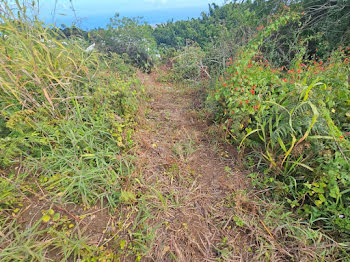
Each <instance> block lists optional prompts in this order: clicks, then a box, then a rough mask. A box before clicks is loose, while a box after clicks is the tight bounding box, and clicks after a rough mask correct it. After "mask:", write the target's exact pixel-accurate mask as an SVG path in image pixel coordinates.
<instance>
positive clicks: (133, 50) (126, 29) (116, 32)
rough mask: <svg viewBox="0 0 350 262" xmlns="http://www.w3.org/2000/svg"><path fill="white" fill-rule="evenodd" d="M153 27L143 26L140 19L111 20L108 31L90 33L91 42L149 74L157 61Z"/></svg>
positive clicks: (101, 30) (115, 18)
mask: <svg viewBox="0 0 350 262" xmlns="http://www.w3.org/2000/svg"><path fill="white" fill-rule="evenodd" d="M152 31H153V29H152V27H151V26H150V25H148V24H146V23H144V24H142V23H141V21H140V18H127V17H123V18H119V14H116V15H115V16H114V17H113V18H111V21H110V24H109V25H108V28H107V29H98V30H94V31H91V32H90V40H91V41H93V42H96V44H97V47H98V49H99V50H100V51H102V52H104V53H106V54H110V53H116V54H119V55H121V56H127V59H126V60H127V61H128V60H129V61H130V62H131V63H132V64H133V65H135V66H137V67H139V68H141V69H143V70H144V71H146V72H149V71H150V70H151V69H152V67H153V64H154V61H155V60H156V58H157V57H156V56H157V50H156V42H155V40H154V38H153V37H152Z"/></svg>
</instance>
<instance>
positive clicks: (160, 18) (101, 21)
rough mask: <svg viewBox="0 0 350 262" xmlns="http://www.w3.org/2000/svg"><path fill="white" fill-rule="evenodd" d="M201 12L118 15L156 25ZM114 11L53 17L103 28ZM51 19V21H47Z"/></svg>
mask: <svg viewBox="0 0 350 262" xmlns="http://www.w3.org/2000/svg"><path fill="white" fill-rule="evenodd" d="M202 12H207V10H205V9H203V8H178V9H162V10H154V11H147V12H135V13H133V12H128V13H122V12H121V13H120V16H125V17H143V19H142V21H145V22H147V23H148V24H150V25H156V24H161V23H166V22H167V21H171V20H173V21H178V20H187V19H191V18H198V17H200V16H201V13H202ZM113 16H114V13H109V14H104V15H90V16H88V17H79V16H78V17H77V18H75V17H73V16H60V15H57V16H56V17H55V24H56V25H57V26H60V25H61V24H65V25H67V26H70V25H72V23H75V24H77V26H78V27H80V28H82V29H85V30H89V29H94V28H104V27H106V26H107V24H108V23H109V20H110V18H111V17H113ZM45 20H46V22H49V23H52V20H51V19H50V18H49V19H45ZM49 20H51V21H49Z"/></svg>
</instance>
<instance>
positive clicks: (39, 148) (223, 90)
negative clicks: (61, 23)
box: [0, 0, 350, 261]
mask: <svg viewBox="0 0 350 262" xmlns="http://www.w3.org/2000/svg"><path fill="white" fill-rule="evenodd" d="M0 3H1V4H0V11H1V12H0V67H1V70H0V260H1V261H49V260H51V261H72V260H73V261H77V260H79V259H81V260H83V261H119V260H120V259H122V258H129V259H134V260H135V261H140V260H143V259H146V257H147V258H150V257H151V258H155V257H156V256H155V255H153V254H150V252H152V250H154V249H155V247H154V246H152V245H153V242H154V240H155V239H156V232H157V229H158V228H159V227H161V226H164V227H165V228H167V226H168V225H167V224H166V223H168V222H166V223H164V224H163V222H162V223H160V224H154V221H157V220H156V218H157V215H159V214H163V213H161V212H160V211H159V210H160V209H163V210H168V209H171V208H169V206H168V201H169V202H171V203H172V204H171V205H172V208H176V207H177V206H180V204H179V202H178V201H179V200H178V199H177V198H175V197H174V196H173V195H172V194H173V192H170V191H169V192H168V191H167V192H163V193H162V192H161V191H160V189H159V188H158V189H157V187H156V186H155V185H147V182H145V181H144V177H143V175H144V173H146V171H144V170H142V168H141V171H140V170H139V169H140V167H139V168H138V169H137V168H135V165H136V164H135V163H136V162H137V157H140V156H139V155H137V153H136V151H135V147H137V145H135V141H134V140H135V139H133V136H134V135H135V134H134V133H135V132H134V131H135V129H136V127H137V125H138V123H139V122H142V121H143V120H142V119H140V118H142V117H144V118H152V117H153V116H152V114H151V113H150V112H149V110H150V109H149V108H148V109H145V108H143V109H142V110H140V104H142V103H143V102H144V101H145V100H149V99H150V98H149V97H147V96H146V95H145V93H144V87H143V86H142V84H141V81H140V79H138V78H139V76H140V73H139V74H137V72H138V71H139V70H140V69H141V70H142V71H144V72H146V73H151V72H154V71H157V70H159V68H163V70H160V73H159V76H158V81H165V82H167V83H174V84H175V85H179V86H186V87H187V89H191V88H192V89H191V90H192V91H193V90H195V92H197V93H196V94H197V96H198V98H201V99H202V100H201V101H200V103H201V104H202V105H203V107H202V106H200V107H199V108H201V109H200V110H201V111H200V112H199V113H198V112H197V113H198V115H201V116H202V117H203V115H205V119H206V120H208V119H209V120H211V123H212V125H213V126H216V127H218V128H220V129H221V131H222V132H221V133H220V132H217V133H219V135H218V134H215V135H213V137H212V140H213V141H214V140H215V141H216V139H219V140H220V139H221V140H220V141H225V142H224V143H225V144H226V146H227V145H228V146H229V147H230V148H231V149H237V151H238V153H237V159H236V160H237V162H240V161H242V162H243V165H242V166H240V168H243V167H244V168H245V169H246V172H247V173H248V174H247V175H246V176H247V177H248V178H249V182H250V184H251V186H250V187H249V191H248V193H247V192H246V191H244V190H242V191H239V192H237V191H235V192H232V194H230V196H226V198H225V199H222V202H220V203H216V204H220V205H225V208H227V209H225V212H228V213H230V214H229V216H228V217H226V216H223V217H225V219H226V220H227V221H226V220H225V221H224V222H222V221H220V222H219V223H218V224H217V225H215V228H216V230H218V231H225V230H228V229H230V230H231V229H232V230H236V231H237V232H242V234H244V235H249V237H250V239H251V240H250V241H251V243H253V244H252V246H253V247H252V248H251V247H244V248H238V247H236V246H235V242H234V240H233V239H228V238H226V237H224V238H223V239H222V240H220V241H221V242H220V243H219V244H218V243H216V244H215V245H213V248H212V249H214V250H215V252H214V253H215V254H216V259H217V261H230V259H234V258H235V254H237V252H238V251H237V250H239V252H243V251H242V250H244V252H245V253H246V255H244V256H241V257H245V258H246V259H249V260H250V261H273V260H286V259H288V260H290V261H305V259H306V260H308V261H341V260H344V259H349V257H350V255H349V254H350V248H349V243H350V209H349V205H350V190H349V186H350V163H349V161H350V138H349V134H350V88H349V84H350V64H349V59H350V57H349V56H350V49H349V48H350V5H349V3H348V2H347V1H345V0H343V1H342V0H339V1H329V0H317V1H311V0H296V1H285V0H280V1H274V0H267V1H264V0H256V1H240V2H238V1H231V2H227V3H226V4H224V5H223V6H218V5H215V4H211V5H209V11H208V13H206V12H203V13H202V15H201V17H200V18H197V19H191V20H187V21H176V22H173V21H171V22H167V23H165V24H161V25H157V26H156V27H154V28H153V27H151V26H150V25H148V24H147V23H143V22H142V19H141V18H121V17H119V15H118V14H116V15H115V17H113V18H111V20H110V24H109V25H108V27H107V28H100V29H95V30H91V31H90V32H85V31H83V30H81V29H79V28H77V27H75V26H73V27H64V28H57V27H54V26H49V25H46V24H44V23H42V22H41V21H39V20H38V18H37V17H35V16H32V15H30V14H31V12H30V8H35V3H33V6H30V5H22V4H20V3H19V2H18V1H16V6H15V8H13V7H11V8H10V7H9V5H8V1H1V2H0ZM163 91H164V92H166V90H165V89H164V90H163ZM154 92H156V91H154ZM183 94H184V95H186V92H185V91H184V92H183ZM196 101H197V100H196ZM158 102H159V101H158ZM140 111H144V112H142V114H141V113H140ZM141 115H142V116H141ZM167 117H168V116H166V115H165V116H164V118H167ZM196 123H197V122H196ZM157 128H159V129H162V127H161V126H159V127H158V126H157ZM152 130H153V131H154V129H152ZM140 140H142V139H140ZM157 143H158V142H157ZM157 143H155V142H154V143H153V144H152V145H150V147H151V148H153V149H155V148H157ZM145 144H147V143H145ZM195 151H196V150H195V149H193V145H192V142H191V143H190V142H189V143H188V144H186V145H184V146H182V145H177V144H175V145H174V152H175V153H174V154H175V155H178V156H179V159H180V160H181V161H182V162H183V164H184V165H186V166H187V165H188V162H186V161H185V158H186V157H185V156H186V155H190V154H192V153H193V152H195ZM160 152H161V151H160ZM150 158H151V159H153V158H154V156H152V157H150ZM231 164H232V163H231ZM142 167H143V168H145V167H144V166H142ZM225 168H226V171H227V172H228V173H230V172H231V168H230V167H228V166H227V167H225ZM177 169H178V167H177V166H175V165H172V166H171V168H169V169H167V170H166V171H164V172H165V174H166V175H167V176H169V177H171V179H172V180H171V183H173V179H174V177H175V173H176V176H181V172H180V171H179V170H177ZM176 170H177V171H176ZM190 173H191V176H195V175H198V177H200V175H199V174H192V171H191V172H190ZM186 179H189V178H186ZM196 179H197V178H196ZM196 179H194V180H193V181H196ZM228 179H229V176H228ZM180 180H181V179H180ZM157 181H158V180H157ZM193 181H189V180H188V181H187V182H186V183H190V182H191V183H192V182H193ZM157 183H158V182H157ZM184 183H185V182H184ZM186 183H185V184H186ZM186 185H187V184H186ZM193 185H194V182H193V184H192V185H191V186H193ZM187 186H188V187H190V185H189V184H188V185H187ZM179 188H180V186H179ZM247 190H248V189H247ZM252 192H253V193H252ZM251 195H253V197H252V196H251ZM172 197H173V198H174V200H172ZM154 199H157V201H158V202H159V205H157V204H155V203H154V202H152V201H154ZM157 201H155V202H157ZM158 202H157V203H158ZM214 208H217V206H215V207H214ZM155 210H157V211H155ZM220 210H221V211H222V209H220ZM105 211H106V214H108V215H105V213H103V212H105ZM152 212H159V213H157V215H154V213H152ZM164 213H166V212H165V211H164ZM231 213H232V214H231ZM102 214H103V215H102ZM209 216H214V215H213V214H209ZM96 217H97V218H96ZM112 217H113V219H112ZM214 217H215V216H214ZM87 221H89V222H87ZM96 221H97V222H96ZM231 222H232V223H231ZM99 223H100V224H101V225H100V226H99ZM152 223H153V224H152ZM91 224H92V226H91V227H90V226H89V225H91ZM218 225H221V226H220V227H219V228H218ZM181 226H182V227H184V228H185V229H187V225H185V224H184V223H183V224H182V225H181ZM93 227H96V228H99V227H101V228H102V229H101V231H102V232H103V233H102V235H99V236H98V239H97V240H96V239H94V234H95V231H94V229H93ZM242 243H243V242H242ZM109 245H112V246H113V248H109ZM158 248H160V247H158ZM162 248H163V250H161V251H159V252H160V253H164V254H163V256H164V255H165V254H168V253H169V254H170V255H169V256H170V257H171V258H172V259H174V261H175V260H176V257H180V258H181V254H180V255H179V254H178V253H177V251H176V250H177V249H178V248H177V247H174V250H175V251H174V252H175V253H172V251H169V250H170V247H168V246H164V247H162ZM158 255H159V254H157V256H158ZM180 260H181V259H180Z"/></svg>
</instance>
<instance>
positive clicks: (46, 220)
mask: <svg viewBox="0 0 350 262" xmlns="http://www.w3.org/2000/svg"><path fill="white" fill-rule="evenodd" d="M50 219H51V217H50V216H49V215H43V217H42V218H41V220H42V221H43V222H44V223H47V222H49V221H50Z"/></svg>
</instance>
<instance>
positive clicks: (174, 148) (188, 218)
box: [135, 73, 245, 262]
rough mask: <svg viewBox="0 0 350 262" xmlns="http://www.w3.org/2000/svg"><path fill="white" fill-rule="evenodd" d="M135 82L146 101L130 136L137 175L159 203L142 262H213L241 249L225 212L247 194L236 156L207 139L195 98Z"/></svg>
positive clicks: (147, 79)
mask: <svg viewBox="0 0 350 262" xmlns="http://www.w3.org/2000/svg"><path fill="white" fill-rule="evenodd" d="M139 77H140V79H142V81H143V84H144V85H145V87H146V92H147V94H148V96H149V100H148V102H147V103H146V105H145V108H144V112H143V115H144V117H143V119H142V121H141V127H140V129H139V130H138V132H137V134H136V135H135V137H136V140H137V142H138V145H139V146H138V148H137V149H136V151H137V152H136V153H137V159H138V171H139V172H140V173H142V177H144V181H143V183H144V184H146V185H147V186H148V188H149V190H150V191H154V194H155V196H157V197H155V199H154V206H153V208H152V209H151V210H152V211H151V215H152V219H151V221H152V224H153V226H155V225H157V226H158V228H157V230H156V231H155V239H154V242H153V245H152V250H151V251H150V253H149V256H148V258H147V259H146V260H145V261H186V262H187V261H218V259H219V258H220V257H221V258H222V256H223V253H222V251H220V250H221V249H223V246H224V245H225V243H227V241H231V243H230V245H231V246H232V245H233V244H234V245H233V246H236V247H237V251H238V250H239V249H242V248H244V243H243V241H240V239H242V238H243V236H242V235H241V233H239V232H236V231H235V230H233V228H234V221H233V214H232V207H231V208H230V207H228V203H229V202H230V198H232V196H233V194H234V193H235V192H238V191H239V190H240V189H242V188H244V187H245V183H244V175H243V174H242V173H241V172H239V171H236V168H235V157H234V155H235V154H234V152H228V151H225V150H224V149H223V147H222V146H220V145H218V143H216V142H214V141H215V139H213V137H212V136H211V135H210V134H211V132H210V130H211V128H212V127H211V126H210V125H208V123H207V121H206V120H205V119H204V118H203V117H201V116H200V110H199V107H200V99H199V97H198V91H196V89H194V88H191V87H178V86H175V85H171V84H168V83H159V82H157V80H156V79H157V75H156V74H152V75H144V74H141V73H140V74H139ZM236 201H237V200H236ZM232 241H233V242H232ZM233 253H236V254H239V253H240V252H233ZM230 256H231V258H230V261H231V260H232V261H241V259H242V257H240V256H237V257H234V256H232V255H230ZM224 260H225V261H227V260H226V259H224Z"/></svg>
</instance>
